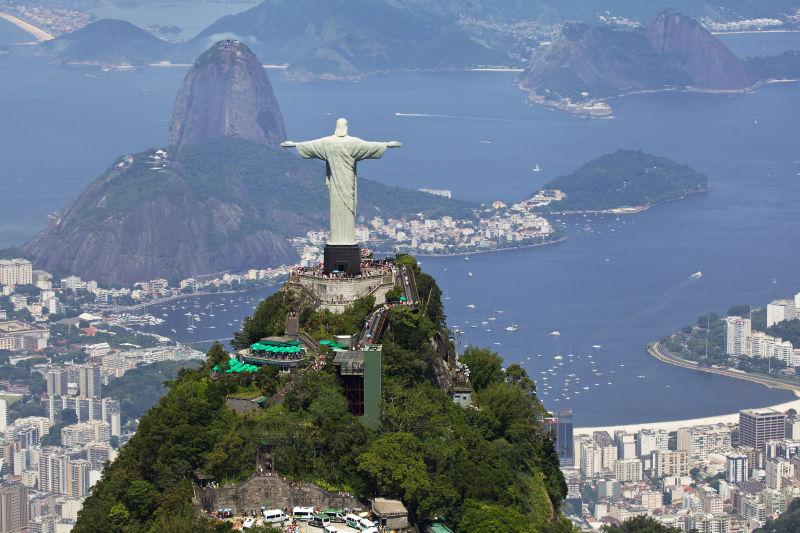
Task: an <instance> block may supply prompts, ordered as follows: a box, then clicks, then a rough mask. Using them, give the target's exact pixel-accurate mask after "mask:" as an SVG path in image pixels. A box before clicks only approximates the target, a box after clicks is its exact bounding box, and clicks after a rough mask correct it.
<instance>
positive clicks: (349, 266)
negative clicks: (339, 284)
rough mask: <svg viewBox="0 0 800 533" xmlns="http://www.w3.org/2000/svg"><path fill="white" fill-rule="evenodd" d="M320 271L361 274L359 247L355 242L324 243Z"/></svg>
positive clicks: (349, 274) (347, 274) (351, 274)
mask: <svg viewBox="0 0 800 533" xmlns="http://www.w3.org/2000/svg"><path fill="white" fill-rule="evenodd" d="M324 257H325V259H324V262H323V266H322V271H323V272H324V273H325V274H332V273H334V272H338V273H340V274H344V275H346V276H358V275H359V274H361V247H360V246H359V245H357V244H326V245H325V254H324Z"/></svg>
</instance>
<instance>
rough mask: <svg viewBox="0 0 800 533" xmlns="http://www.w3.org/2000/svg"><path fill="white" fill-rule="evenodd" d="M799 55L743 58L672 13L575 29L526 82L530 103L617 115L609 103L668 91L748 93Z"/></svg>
mask: <svg viewBox="0 0 800 533" xmlns="http://www.w3.org/2000/svg"><path fill="white" fill-rule="evenodd" d="M796 58H797V55H796V54H795V55H792V54H784V55H783V56H779V57H778V58H749V59H748V60H745V59H742V58H739V57H737V56H736V55H734V54H733V53H732V52H731V51H730V50H729V49H728V48H727V47H726V46H725V45H724V44H723V43H722V42H721V41H719V40H718V39H717V38H716V37H714V36H713V35H712V34H711V33H710V32H709V31H708V30H706V29H705V28H704V27H703V26H702V25H700V23H699V22H697V21H696V20H695V19H692V18H690V17H687V16H685V15H682V14H680V13H677V12H675V11H672V10H666V11H663V12H662V13H660V14H659V15H657V16H656V17H654V18H653V19H652V20H650V21H649V22H648V23H647V24H646V25H644V26H642V27H636V28H623V27H619V26H592V25H588V24H568V25H566V26H565V27H564V28H563V30H562V31H561V34H560V36H559V37H558V38H557V39H556V40H555V41H554V42H553V44H552V45H550V46H548V47H546V48H545V49H544V50H543V51H541V52H540V53H538V54H537V55H536V56H535V57H534V58H533V60H532V62H531V65H530V67H529V68H528V70H527V71H526V72H525V73H524V74H523V75H522V76H521V77H520V86H521V87H522V88H523V89H524V90H526V91H527V92H528V94H529V99H530V100H531V101H532V102H534V103H540V104H545V105H550V106H553V107H558V108H562V109H566V110H569V111H574V112H577V113H586V114H601V115H603V114H610V108H608V107H607V106H604V105H602V102H603V101H605V100H606V99H608V98H611V97H615V96H620V95H624V94H630V93H634V92H639V91H652V90H662V89H697V90H743V89H747V88H750V87H753V86H754V85H755V84H757V83H758V82H761V81H765V80H767V79H771V78H785V77H789V76H791V75H792V74H796V72H797V71H798V70H800V62H796V63H795V61H796Z"/></svg>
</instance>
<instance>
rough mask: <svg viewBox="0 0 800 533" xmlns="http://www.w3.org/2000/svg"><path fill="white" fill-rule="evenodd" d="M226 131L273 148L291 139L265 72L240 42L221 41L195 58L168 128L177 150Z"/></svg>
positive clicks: (180, 91)
mask: <svg viewBox="0 0 800 533" xmlns="http://www.w3.org/2000/svg"><path fill="white" fill-rule="evenodd" d="M223 136H226V137H238V138H241V139H246V140H249V141H252V142H255V143H258V144H264V145H266V146H272V147H278V146H279V145H280V143H281V141H283V140H285V139H286V128H285V127H284V124H283V116H282V115H281V110H280V107H279V106H278V100H277V98H275V93H274V92H273V90H272V85H271V84H270V82H269V78H268V77H267V73H266V71H265V70H264V68H263V67H262V66H261V62H260V61H259V60H258V58H257V57H256V56H255V54H254V53H253V52H251V51H250V49H249V48H248V47H247V46H243V45H242V44H241V43H238V42H236V41H220V42H218V43H216V44H214V45H213V46H212V47H211V48H209V49H208V50H207V51H206V52H205V53H204V54H203V55H201V56H200V57H199V58H198V59H197V61H195V62H194V65H193V66H192V69H191V70H190V71H189V72H188V73H187V74H186V77H185V78H184V80H183V83H182V84H181V87H180V89H179V90H178V96H177V98H176V99H175V108H174V110H173V113H172V123H171V124H170V128H169V142H170V144H171V145H172V146H174V147H176V148H178V149H181V148H183V147H185V146H187V145H190V144H196V143H202V142H207V141H209V140H211V139H214V138H216V137H223Z"/></svg>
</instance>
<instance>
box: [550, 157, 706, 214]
mask: <svg viewBox="0 0 800 533" xmlns="http://www.w3.org/2000/svg"><path fill="white" fill-rule="evenodd" d="M542 188H543V189H545V190H553V189H557V190H560V191H562V192H563V193H565V194H566V197H565V198H564V199H563V200H561V201H554V202H551V203H550V204H549V205H547V206H545V207H543V208H542V209H541V210H542V211H545V212H551V213H574V212H601V211H610V210H613V209H620V208H646V207H649V206H652V205H656V204H660V203H663V202H668V201H670V200H676V199H678V198H682V197H684V196H686V195H688V194H693V193H698V192H704V191H706V190H707V189H708V177H707V176H706V175H705V174H701V173H700V172H697V171H696V170H694V169H693V168H691V167H689V166H687V165H681V164H680V163H676V162H675V161H672V160H671V159H667V158H666V157H658V156H655V155H652V154H648V153H645V152H641V151H637V150H617V151H616V152H614V153H612V154H607V155H603V156H600V157H598V158H595V159H593V160H591V161H589V162H588V163H586V164H585V165H583V166H582V167H581V168H579V169H578V170H576V171H575V172H572V173H571V174H567V175H566V176H561V177H560V178H556V179H554V180H551V181H549V182H548V183H545V184H544V185H543V186H542Z"/></svg>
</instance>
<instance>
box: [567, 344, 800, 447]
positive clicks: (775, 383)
mask: <svg viewBox="0 0 800 533" xmlns="http://www.w3.org/2000/svg"><path fill="white" fill-rule="evenodd" d="M647 352H648V353H649V354H650V355H652V356H653V357H655V358H656V359H658V360H659V361H661V362H662V363H666V364H671V365H675V366H679V367H682V368H688V369H691V370H697V371H700V372H707V373H709V374H719V375H722V376H726V377H730V378H734V379H741V380H744V381H750V382H753V383H758V384H759V385H764V386H765V387H770V388H779V389H786V390H790V391H792V392H793V393H794V395H795V397H796V399H794V400H791V401H788V402H783V403H779V404H776V405H771V406H768V407H764V409H774V410H776V411H787V410H788V409H795V410H797V411H799V412H800V385H797V384H794V383H788V382H785V381H781V380H778V379H773V378H768V377H763V376H759V375H754V374H747V373H745V372H732V371H730V370H728V369H725V368H710V367H701V366H699V365H695V364H693V363H691V362H689V361H687V360H686V359H681V358H679V357H675V356H674V355H670V354H667V353H664V351H663V349H662V348H661V342H660V341H656V342H652V343H650V345H649V346H648V347H647ZM738 421H739V412H738V411H737V412H735V413H729V414H725V415H716V416H706V417H700V418H688V419H683V420H667V421H663V422H640V423H633V424H621V425H618V426H595V427H580V428H575V429H574V430H573V432H574V434H575V435H591V434H592V433H593V432H594V431H608V432H609V433H613V432H614V431H617V430H621V431H627V432H636V431H639V430H640V429H644V428H653V429H663V430H666V431H675V430H677V429H680V428H684V427H690V426H702V425H707V424H720V423H723V424H730V423H735V422H738Z"/></svg>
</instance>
